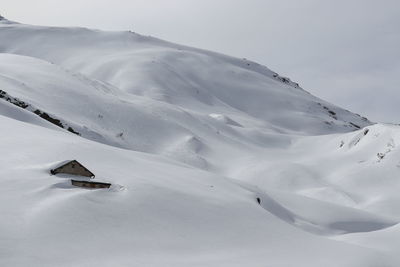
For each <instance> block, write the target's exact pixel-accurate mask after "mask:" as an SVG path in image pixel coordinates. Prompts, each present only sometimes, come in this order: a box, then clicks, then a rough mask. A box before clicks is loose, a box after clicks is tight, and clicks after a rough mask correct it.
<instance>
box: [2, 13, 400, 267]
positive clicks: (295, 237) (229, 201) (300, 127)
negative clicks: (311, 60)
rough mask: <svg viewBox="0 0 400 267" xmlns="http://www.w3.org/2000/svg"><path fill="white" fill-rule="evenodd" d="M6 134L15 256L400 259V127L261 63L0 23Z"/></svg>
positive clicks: (125, 260)
mask: <svg viewBox="0 0 400 267" xmlns="http://www.w3.org/2000/svg"><path fill="white" fill-rule="evenodd" d="M0 129H1V132H2V133H3V135H2V141H1V142H0V148H1V151H3V153H2V156H1V157H0V166H1V168H0V185H1V187H0V190H1V194H0V198H1V200H2V201H1V202H0V213H1V214H2V220H1V221H0V229H2V230H0V265H2V266H94V265H95V266H230V267H232V266H349V267H350V266H351V267H353V266H360V267H361V266H363V267H364V266H371V267H372V266H393V267H394V266H398V265H399V264H400V258H399V257H398V256H397V254H398V252H400V251H399V249H398V248H396V246H395V245H396V243H397V240H398V239H397V238H396V237H397V236H398V235H399V233H400V231H399V230H398V226H397V223H398V222H399V221H400V208H398V207H399V206H400V205H399V204H400V198H399V197H398V196H397V189H398V188H400V179H398V177H397V176H398V174H399V172H400V161H399V160H398V159H399V158H400V157H399V156H400V152H398V150H397V144H399V143H400V129H399V127H398V126H393V125H382V124H375V125H372V123H371V122H370V121H368V120H367V119H366V118H363V117H361V116H359V115H357V114H354V113H351V112H349V111H346V110H343V109H341V108H340V107H337V106H334V105H332V104H330V103H327V102H325V101H323V100H321V99H318V98H317V97H314V96H312V95H310V94H309V93H308V92H306V91H305V90H303V89H302V88H301V87H300V86H299V85H298V84H296V83H294V82H292V81H290V79H288V78H285V77H281V76H279V75H278V74H277V73H275V72H273V71H271V70H269V69H268V68H266V67H264V66H261V65H259V64H257V63H255V62H251V61H248V60H245V59H237V58H233V57H229V56H226V55H221V54H217V53H213V52H210V51H204V50H200V49H195V48H190V47H185V46H181V45H176V44H172V43H168V42H165V41H162V40H159V39H155V38H152V37H145V36H142V35H139V34H136V33H133V32H104V31H100V30H91V29H85V28H55V27H42V26H31V25H24V24H19V23H14V22H11V21H8V20H6V19H2V18H0ZM68 159H77V160H79V161H80V162H82V163H84V165H85V166H87V167H88V168H89V169H90V170H91V171H93V172H94V173H96V179H98V180H100V181H107V182H110V183H112V187H111V188H110V189H101V190H87V189H82V188H77V187H73V186H72V185H71V184H70V180H69V178H71V177H68V176H61V177H59V176H52V175H50V173H49V170H50V169H51V168H53V167H54V166H56V165H57V164H59V163H60V162H62V161H64V160H68Z"/></svg>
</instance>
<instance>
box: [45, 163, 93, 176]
mask: <svg viewBox="0 0 400 267" xmlns="http://www.w3.org/2000/svg"><path fill="white" fill-rule="evenodd" d="M50 173H51V174H53V175H55V174H57V173H63V174H72V175H79V176H85V177H89V178H94V176H95V175H94V173H92V172H91V171H89V170H88V169H87V168H86V167H85V166H83V165H82V164H81V163H79V162H78V161H77V160H71V161H67V162H64V163H62V164H61V165H60V166H58V167H57V168H54V169H52V170H50Z"/></svg>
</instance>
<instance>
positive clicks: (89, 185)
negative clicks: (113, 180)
mask: <svg viewBox="0 0 400 267" xmlns="http://www.w3.org/2000/svg"><path fill="white" fill-rule="evenodd" d="M71 184H72V185H73V186H78V187H84V188H94V189H95V188H110V186H111V184H109V183H101V182H92V181H78V180H71Z"/></svg>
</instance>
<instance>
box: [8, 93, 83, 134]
mask: <svg viewBox="0 0 400 267" xmlns="http://www.w3.org/2000/svg"><path fill="white" fill-rule="evenodd" d="M0 99H3V100H5V101H7V102H10V103H11V104H13V105H15V106H17V107H19V108H22V109H25V110H28V111H30V112H32V113H34V114H36V115H38V116H39V117H41V118H42V119H44V120H46V121H48V122H50V123H52V124H54V125H56V126H58V127H60V128H62V129H66V130H67V131H69V132H71V133H73V134H76V135H79V136H80V135H81V134H80V133H79V132H77V131H75V130H74V129H73V128H72V127H71V126H69V125H68V123H66V122H62V121H61V120H60V119H57V118H55V116H54V115H52V116H50V115H49V114H48V113H46V112H44V111H41V110H40V109H38V108H35V107H34V106H32V105H31V104H28V103H26V102H24V101H22V100H19V99H18V98H16V97H12V96H10V95H9V94H8V93H7V92H5V91H3V90H0Z"/></svg>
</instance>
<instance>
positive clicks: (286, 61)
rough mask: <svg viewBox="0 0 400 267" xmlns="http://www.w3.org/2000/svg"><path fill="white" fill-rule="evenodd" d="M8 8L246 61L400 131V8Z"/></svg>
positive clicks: (258, 1)
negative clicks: (398, 125) (399, 126)
mask: <svg viewBox="0 0 400 267" xmlns="http://www.w3.org/2000/svg"><path fill="white" fill-rule="evenodd" d="M0 8H1V9H0V13H1V14H3V16H5V17H7V18H8V19H10V20H15V21H18V22H22V23H28V24H39V25H57V26H58V25H60V26H85V27H91V28H99V29H106V30H128V29H130V30H133V31H136V32H138V33H141V34H144V35H152V36H156V37H159V38H161V39H166V40H169V41H172V42H177V43H181V44H186V45H190V46H195V47H199V48H205V49H209V50H214V51H218V52H222V53H225V54H230V55H233V56H237V57H246V58H248V59H252V60H254V61H257V62H259V63H262V64H264V65H266V66H268V67H269V68H271V69H273V70H274V71H277V72H278V73H280V74H282V75H286V76H288V77H290V78H291V79H292V80H294V81H296V82H299V83H300V84H301V86H302V87H303V88H304V89H306V90H308V91H309V92H311V93H313V94H314V95H317V96H319V97H321V98H324V99H326V100H328V101H330V102H332V103H335V104H337V105H340V106H342V107H345V108H348V109H350V110H352V111H354V112H357V113H360V114H362V115H366V116H368V117H369V118H370V119H371V120H375V121H382V122H396V123H400V1H398V0H112V1H106V0H68V1H66V0H35V1H32V0H2V1H1V6H0ZM0 42H1V40H0ZM398 115H399V116H398Z"/></svg>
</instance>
